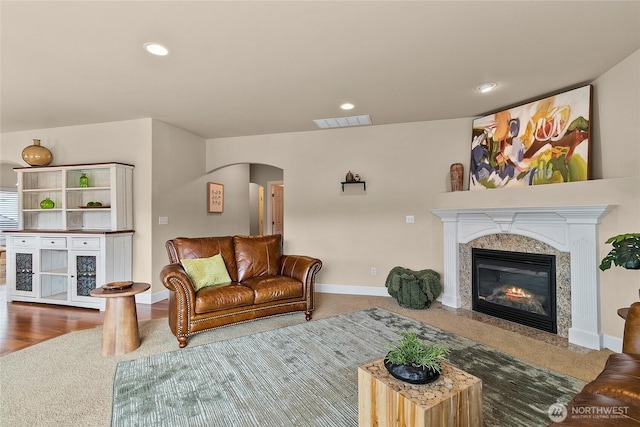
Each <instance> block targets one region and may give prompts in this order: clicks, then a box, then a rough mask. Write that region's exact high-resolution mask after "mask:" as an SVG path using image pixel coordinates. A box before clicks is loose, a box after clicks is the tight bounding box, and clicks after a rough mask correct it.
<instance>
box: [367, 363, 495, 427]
mask: <svg viewBox="0 0 640 427" xmlns="http://www.w3.org/2000/svg"><path fill="white" fill-rule="evenodd" d="M358 426H359V427H365V426H367V427H368V426H378V427H387V426H388V427H391V426H399V427H401V426H404V427H428V426H438V427H441V426H474V427H475V426H478V427H480V426H482V381H481V380H480V379H479V378H477V377H475V376H473V375H471V374H468V373H466V372H464V371H463V370H461V369H458V368H455V367H453V366H451V365H449V364H448V363H442V373H441V374H440V377H439V378H438V379H437V380H436V381H434V382H432V383H429V384H424V385H413V384H409V383H406V382H403V381H400V380H397V379H395V378H394V377H392V376H391V374H389V372H388V371H387V369H386V368H385V367H384V361H383V359H379V360H376V361H373V362H370V363H367V364H365V365H362V366H360V367H359V368H358Z"/></svg>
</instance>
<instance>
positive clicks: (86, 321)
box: [0, 300, 169, 356]
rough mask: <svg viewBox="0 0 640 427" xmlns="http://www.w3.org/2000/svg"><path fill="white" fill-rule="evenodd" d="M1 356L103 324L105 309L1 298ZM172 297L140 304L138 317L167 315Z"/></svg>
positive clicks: (148, 318) (149, 317)
mask: <svg viewBox="0 0 640 427" xmlns="http://www.w3.org/2000/svg"><path fill="white" fill-rule="evenodd" d="M0 304H1V305H0V356H3V355H5V354H9V353H12V352H14V351H17V350H20V349H23V348H26V347H29V346H31V345H34V344H37V343H39V342H42V341H46V340H48V339H51V338H55V337H57V336H60V335H63V334H66V333H67V332H72V331H78V330H81V329H89V328H94V327H96V326H101V325H102V320H103V318H104V312H101V311H99V310H94V309H89V308H77V307H66V306H60V305H49V304H35V303H26V302H6V301H1V302H0ZM168 309H169V302H168V300H164V301H160V302H158V303H156V304H153V305H148V304H137V305H136V311H137V312H138V321H140V320H150V319H158V318H162V317H167V313H168Z"/></svg>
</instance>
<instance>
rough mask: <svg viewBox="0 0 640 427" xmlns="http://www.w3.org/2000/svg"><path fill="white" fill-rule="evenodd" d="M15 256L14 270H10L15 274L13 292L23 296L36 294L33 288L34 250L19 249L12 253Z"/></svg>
mask: <svg viewBox="0 0 640 427" xmlns="http://www.w3.org/2000/svg"><path fill="white" fill-rule="evenodd" d="M13 256H14V257H15V262H14V263H13V265H15V271H13V272H10V273H13V274H14V275H15V293H16V294H17V295H24V296H32V297H35V296H36V292H35V288H34V282H35V278H34V274H35V272H34V269H33V268H34V265H35V264H36V259H35V252H34V251H28V250H20V251H19V252H16V253H14V254H13Z"/></svg>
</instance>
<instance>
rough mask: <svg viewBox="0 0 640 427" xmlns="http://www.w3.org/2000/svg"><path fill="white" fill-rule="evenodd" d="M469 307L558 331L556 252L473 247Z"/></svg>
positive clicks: (534, 326)
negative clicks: (525, 251)
mask: <svg viewBox="0 0 640 427" xmlns="http://www.w3.org/2000/svg"><path fill="white" fill-rule="evenodd" d="M472 269H473V270H472V309H473V310H474V311H478V312H481V313H485V314H489V315H491V316H495V317H499V318H502V319H505V320H509V321H512V322H516V323H520V324H522V325H526V326H531V327H533V328H537V329H540V330H543V331H546V332H552V333H557V320H556V282H555V277H556V273H555V256H553V255H546V254H533V253H522V252H510V251H498V250H488V249H478V248H473V249H472Z"/></svg>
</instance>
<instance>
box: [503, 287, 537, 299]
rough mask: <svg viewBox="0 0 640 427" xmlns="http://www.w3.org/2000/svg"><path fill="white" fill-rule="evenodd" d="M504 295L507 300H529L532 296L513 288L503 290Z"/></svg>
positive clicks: (520, 289) (522, 290)
mask: <svg viewBox="0 0 640 427" xmlns="http://www.w3.org/2000/svg"><path fill="white" fill-rule="evenodd" d="M504 294H505V296H506V297H507V298H513V299H520V298H531V297H532V296H533V295H531V294H530V293H528V292H525V290H524V289H522V288H516V287H515V286H512V287H510V288H507V289H505V292H504Z"/></svg>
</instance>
